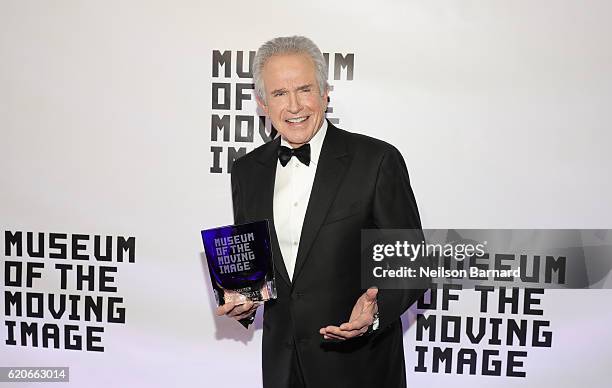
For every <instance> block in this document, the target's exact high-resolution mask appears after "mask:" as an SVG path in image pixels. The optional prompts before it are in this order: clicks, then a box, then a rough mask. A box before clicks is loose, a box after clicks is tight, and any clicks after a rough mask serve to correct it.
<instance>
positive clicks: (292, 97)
mask: <svg viewBox="0 0 612 388" xmlns="http://www.w3.org/2000/svg"><path fill="white" fill-rule="evenodd" d="M287 110H288V111H289V112H291V113H294V114H295V113H298V112H299V111H301V110H302V104H301V103H300V99H299V97H298V95H297V93H289V106H288V107H287Z"/></svg>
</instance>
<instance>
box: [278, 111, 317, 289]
mask: <svg viewBox="0 0 612 388" xmlns="http://www.w3.org/2000/svg"><path fill="white" fill-rule="evenodd" d="M326 133H327V120H323V125H321V129H319V131H318V132H317V133H316V134H315V135H314V136H313V138H312V139H310V141H309V144H310V165H308V166H307V165H305V164H303V163H302V162H300V161H299V160H298V158H296V157H293V158H291V160H290V161H289V163H287V165H286V166H285V167H283V165H282V164H280V161H277V162H276V163H277V165H276V180H275V181H274V226H275V228H276V236H277V237H278V245H279V246H280V250H281V253H282V255H283V261H284V262H285V267H286V268H287V273H288V274H289V278H290V279H292V280H293V270H294V268H295V260H296V258H297V252H298V247H299V246H300V236H301V234H302V225H303V224H304V217H305V216H306V208H307V207H308V200H309V199H310V191H311V190H312V184H313V182H314V178H315V173H316V172H317V166H318V165H319V156H320V155H321V148H322V147H323V140H324V139H325V134H326ZM281 145H284V146H286V147H289V148H292V147H291V146H290V145H289V143H287V142H286V141H285V139H283V138H281Z"/></svg>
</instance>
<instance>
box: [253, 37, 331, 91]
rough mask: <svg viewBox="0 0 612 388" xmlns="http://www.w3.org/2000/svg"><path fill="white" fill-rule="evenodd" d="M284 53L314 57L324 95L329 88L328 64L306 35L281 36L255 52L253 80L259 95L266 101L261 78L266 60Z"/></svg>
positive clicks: (320, 89)
mask: <svg viewBox="0 0 612 388" xmlns="http://www.w3.org/2000/svg"><path fill="white" fill-rule="evenodd" d="M283 54H306V55H308V56H309V57H310V58H311V59H312V61H313V62H314V65H315V76H316V77H317V83H318V84H319V91H320V93H321V95H323V93H324V92H325V90H327V88H329V84H328V83H327V64H326V63H325V58H323V54H322V53H321V50H319V48H318V47H317V45H316V44H315V43H314V42H313V41H312V40H310V39H308V38H306V37H305V36H281V37H278V38H274V39H271V40H269V41H267V42H266V43H264V44H263V45H261V47H260V48H259V49H258V50H257V54H255V59H254V60H253V81H254V83H255V93H256V94H257V96H258V97H259V98H261V99H262V100H263V101H264V102H265V101H266V94H265V90H264V82H263V79H262V78H261V72H262V70H263V67H264V65H265V64H266V61H267V60H268V59H270V58H271V57H273V56H275V55H283Z"/></svg>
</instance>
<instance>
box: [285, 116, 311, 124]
mask: <svg viewBox="0 0 612 388" xmlns="http://www.w3.org/2000/svg"><path fill="white" fill-rule="evenodd" d="M307 118H308V117H296V118H294V119H287V121H289V122H290V123H301V122H302V121H304V120H306V119H307Z"/></svg>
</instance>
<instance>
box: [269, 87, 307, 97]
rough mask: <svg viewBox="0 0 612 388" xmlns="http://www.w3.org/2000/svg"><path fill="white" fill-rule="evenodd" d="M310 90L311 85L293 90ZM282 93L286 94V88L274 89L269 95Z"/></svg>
mask: <svg viewBox="0 0 612 388" xmlns="http://www.w3.org/2000/svg"><path fill="white" fill-rule="evenodd" d="M310 88H312V84H307V85H302V86H298V87H297V88H295V90H298V91H301V90H305V89H310ZM282 92H287V89H286V88H281V89H275V90H273V91H272V92H271V94H272V95H274V94H276V93H282Z"/></svg>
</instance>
